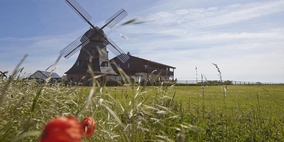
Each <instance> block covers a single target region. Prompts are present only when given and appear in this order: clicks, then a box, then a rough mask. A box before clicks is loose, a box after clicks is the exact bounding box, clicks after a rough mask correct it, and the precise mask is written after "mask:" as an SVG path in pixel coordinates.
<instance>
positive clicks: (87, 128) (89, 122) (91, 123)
mask: <svg viewBox="0 0 284 142" xmlns="http://www.w3.org/2000/svg"><path fill="white" fill-rule="evenodd" d="M82 125H83V130H84V132H85V135H86V137H87V138H88V137H90V136H92V134H93V133H94V131H95V129H96V122H95V120H94V119H93V118H92V117H86V118H84V119H83V120H82Z"/></svg>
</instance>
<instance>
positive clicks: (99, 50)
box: [60, 0, 129, 82]
mask: <svg viewBox="0 0 284 142" xmlns="http://www.w3.org/2000/svg"><path fill="white" fill-rule="evenodd" d="M66 3H67V4H68V5H69V6H70V7H71V8H72V9H73V10H74V11H75V12H76V13H77V14H78V15H79V16H80V17H81V18H82V19H83V20H84V21H85V22H87V23H88V24H89V25H90V29H89V30H88V31H87V32H85V34H84V35H82V36H80V37H79V38H77V39H76V40H75V41H73V42H72V43H70V44H69V45H68V46H66V47H65V48H64V49H62V50H61V51H60V55H61V56H63V57H64V58H67V59H68V58H70V57H71V56H72V55H73V54H75V53H76V52H77V51H79V50H80V53H79V56H78V57H77V60H76V62H75V63H74V65H73V66H72V67H71V68H70V69H69V70H68V71H67V72H66V74H67V79H68V80H72V81H74V82H79V81H80V80H81V78H82V77H83V76H85V77H86V76H87V81H91V79H90V75H88V74H89V69H88V65H90V66H91V68H92V71H93V72H94V73H95V74H105V75H115V74H116V73H115V71H114V70H113V68H112V67H111V65H110V62H109V59H108V51H107V49H106V48H108V49H109V50H110V51H111V52H112V53H113V54H114V55H115V56H117V58H118V59H119V60H120V61H121V62H123V63H125V62H126V61H127V60H128V59H129V56H128V55H127V54H125V53H124V52H123V51H122V50H121V49H120V48H119V47H118V46H117V45H116V44H115V43H114V42H113V41H112V40H111V39H109V38H107V36H106V34H105V33H104V31H103V29H104V28H105V27H110V28H112V27H113V26H115V25H116V24H117V23H118V22H119V21H121V20H122V19H123V18H124V17H126V16H127V12H126V11H125V10H124V9H121V10H119V11H118V12H117V13H115V14H114V15H113V16H111V17H110V18H109V19H108V20H106V22H105V25H104V26H102V27H101V28H98V27H96V26H94V25H93V24H92V23H91V22H90V20H91V18H92V17H91V16H90V14H89V13H88V12H87V11H86V10H84V8H82V6H80V5H79V4H78V3H77V2H76V0H66ZM88 76H89V77H88Z"/></svg>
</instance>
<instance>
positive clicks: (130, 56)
mask: <svg viewBox="0 0 284 142" xmlns="http://www.w3.org/2000/svg"><path fill="white" fill-rule="evenodd" d="M127 55H128V56H129V58H130V59H129V60H131V58H136V59H139V60H143V61H146V62H149V63H153V64H158V65H161V66H165V67H169V68H173V69H176V67H173V66H169V65H166V64H162V63H158V62H154V61H151V60H147V59H143V58H140V57H135V56H132V55H131V54H130V53H129V52H128V53H127ZM116 58H117V56H116V57H114V58H112V59H111V60H114V59H116Z"/></svg>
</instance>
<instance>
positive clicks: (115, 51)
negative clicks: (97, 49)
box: [104, 39, 129, 63]
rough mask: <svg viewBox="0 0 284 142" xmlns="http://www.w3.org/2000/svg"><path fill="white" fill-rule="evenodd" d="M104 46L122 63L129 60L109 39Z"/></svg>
mask: <svg viewBox="0 0 284 142" xmlns="http://www.w3.org/2000/svg"><path fill="white" fill-rule="evenodd" d="M104 44H105V45H106V47H107V48H108V49H109V50H110V51H111V52H112V53H113V54H114V55H115V56H117V58H118V59H119V60H120V61H121V62H122V63H125V62H126V61H127V60H128V59H129V56H128V55H127V54H125V53H124V52H123V51H122V49H121V48H119V47H118V45H116V44H115V43H114V42H113V41H112V40H111V39H108V40H106V41H105V42H104Z"/></svg>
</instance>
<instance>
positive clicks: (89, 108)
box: [0, 80, 284, 142]
mask: <svg viewBox="0 0 284 142" xmlns="http://www.w3.org/2000/svg"><path fill="white" fill-rule="evenodd" d="M224 87H225V86H221V85H219V86H204V87H202V86H139V85H132V86H131V85H130V86H124V87H122V86H121V87H99V86H96V87H82V86H71V87H66V86H63V85H60V84H57V85H54V86H50V85H48V84H37V83H36V82H33V81H26V80H16V81H10V82H9V81H3V80H1V81H0V91H1V96H0V97H1V102H0V114H1V115H0V140H1V141H38V139H39V138H40V136H41V131H42V129H43V127H44V125H45V124H46V123H47V122H48V121H49V120H51V119H53V118H55V117H58V116H68V115H73V116H77V117H78V119H79V120H81V119H83V118H84V117H86V116H92V117H94V118H95V120H96V125H97V129H96V132H95V134H94V135H93V136H92V137H91V138H85V139H84V140H83V141H91V142H93V141H129V142H133V141H181V142H182V141H282V140H283V139H284V108H283V105H282V104H283V102H284V97H283V95H284V86H280V85H250V86H248V85H229V86H227V87H226V91H224V90H223V88H224Z"/></svg>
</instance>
